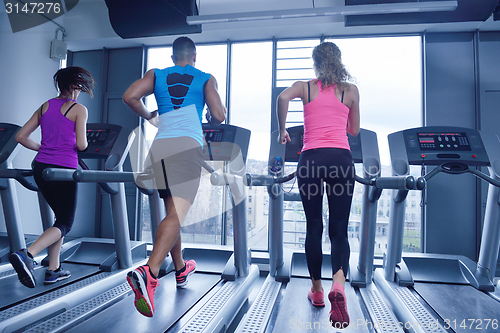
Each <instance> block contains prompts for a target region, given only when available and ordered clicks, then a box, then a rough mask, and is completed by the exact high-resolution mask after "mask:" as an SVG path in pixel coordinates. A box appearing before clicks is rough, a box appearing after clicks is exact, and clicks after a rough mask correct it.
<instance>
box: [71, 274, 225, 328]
mask: <svg viewBox="0 0 500 333" xmlns="http://www.w3.org/2000/svg"><path fill="white" fill-rule="evenodd" d="M174 275H175V274H174V273H170V274H168V275H166V276H164V277H162V278H161V279H160V286H159V287H157V288H156V294H155V314H154V316H153V318H147V317H145V316H143V315H141V314H140V313H139V312H138V311H137V310H136V308H135V307H134V294H133V293H132V291H131V294H130V295H129V296H127V297H125V298H124V299H123V300H121V301H120V302H118V303H116V304H114V305H113V306H111V307H109V308H107V309H105V310H103V311H101V312H99V313H98V314H96V315H95V316H93V317H91V318H89V319H88V320H87V321H84V322H83V323H81V324H80V325H78V326H75V327H74V328H72V329H70V330H68V332H106V333H112V332H119V333H122V332H134V333H140V332H164V331H166V330H167V329H168V328H169V327H171V326H172V325H173V324H175V322H177V321H178V320H179V319H180V318H181V317H182V316H183V315H184V313H185V312H186V311H188V310H189V309H190V308H191V307H192V306H193V305H194V304H195V303H196V302H197V301H198V300H199V299H200V298H201V297H202V296H203V295H205V294H206V293H207V292H208V291H209V290H210V289H211V288H212V287H213V286H215V285H216V284H217V283H218V282H219V281H220V275H219V274H202V273H195V274H193V275H191V276H190V277H189V283H188V285H187V287H186V288H184V289H177V288H176V286H175V276H174Z"/></svg>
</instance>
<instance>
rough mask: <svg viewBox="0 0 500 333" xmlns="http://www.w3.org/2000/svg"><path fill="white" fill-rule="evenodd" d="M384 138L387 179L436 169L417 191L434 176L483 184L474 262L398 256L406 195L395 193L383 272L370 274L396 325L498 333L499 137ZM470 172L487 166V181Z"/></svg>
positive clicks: (450, 133)
mask: <svg viewBox="0 0 500 333" xmlns="http://www.w3.org/2000/svg"><path fill="white" fill-rule="evenodd" d="M388 139H389V148H390V153H391V160H392V172H393V174H394V175H404V174H408V172H409V168H410V167H409V166H410V165H427V166H436V167H435V168H433V169H432V170H431V171H430V172H428V173H427V174H425V175H424V176H422V177H420V178H419V179H418V181H417V189H419V190H422V189H424V188H425V186H426V184H427V182H430V181H432V178H433V177H434V176H435V175H436V174H438V173H445V174H448V175H450V177H453V176H454V175H460V174H464V173H472V174H473V175H474V176H476V177H477V178H479V179H482V180H484V181H486V182H488V183H489V184H490V185H489V188H488V200H487V205H486V212H485V217H484V224H483V234H482V238H481V248H480V252H479V261H478V262H477V263H475V262H473V261H472V260H470V259H469V258H467V257H465V256H459V255H441V254H428V253H420V254H407V255H405V256H403V255H402V243H403V229H404V211H405V199H406V195H407V191H395V192H394V194H393V202H392V207H391V212H390V220H389V239H388V248H387V254H386V261H385V267H384V269H377V270H376V271H375V283H376V284H377V286H379V287H380V289H382V290H383V292H384V295H385V296H386V297H387V299H388V300H389V301H390V303H391V304H392V306H393V308H395V309H396V310H395V312H396V314H397V315H398V317H399V319H400V321H402V322H405V323H410V324H409V326H411V329H410V330H409V331H412V332H425V331H433V332H444V331H446V330H450V331H454V332H465V331H469V330H471V329H480V330H481V331H485V332H498V326H497V322H498V320H499V318H500V303H499V302H498V295H497V294H494V292H495V289H496V288H495V286H494V284H493V279H494V276H495V270H496V265H497V260H498V251H499V247H500V223H499V222H500V221H499V219H500V201H499V187H500V177H499V175H500V141H499V139H498V137H497V136H496V135H492V134H489V133H486V132H480V131H478V130H475V129H469V128H461V127H448V126H430V127H419V128H412V129H407V130H403V131H399V132H396V133H392V134H390V135H389V137H388ZM476 167H488V169H489V172H490V175H489V176H488V175H487V174H485V173H483V172H481V171H479V170H477V169H476ZM411 323H418V325H412V324H411Z"/></svg>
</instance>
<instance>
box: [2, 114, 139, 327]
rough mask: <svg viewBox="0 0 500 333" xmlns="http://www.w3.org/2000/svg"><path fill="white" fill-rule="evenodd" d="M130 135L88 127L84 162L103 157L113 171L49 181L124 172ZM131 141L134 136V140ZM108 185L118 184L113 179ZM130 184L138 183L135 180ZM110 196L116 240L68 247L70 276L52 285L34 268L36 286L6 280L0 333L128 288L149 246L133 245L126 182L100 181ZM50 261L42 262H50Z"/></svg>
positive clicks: (55, 172)
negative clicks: (129, 275)
mask: <svg viewBox="0 0 500 333" xmlns="http://www.w3.org/2000/svg"><path fill="white" fill-rule="evenodd" d="M130 134H131V131H129V130H127V129H125V128H123V127H121V126H117V125H111V124H87V140H88V143H89V145H88V149H87V150H86V151H85V152H80V153H79V157H80V158H81V159H86V158H90V159H92V158H93V159H103V160H104V161H105V167H106V169H107V170H109V171H92V170H87V171H82V170H78V171H75V170H73V169H47V170H45V171H44V177H45V178H47V179H48V180H54V181H58V180H75V181H78V179H75V177H74V175H75V174H82V173H83V174H92V173H99V172H105V173H106V172H107V173H109V175H110V177H111V176H112V175H114V174H122V172H121V170H122V165H123V163H124V161H125V157H126V156H127V154H128V150H129V147H130V145H131V141H130V140H129V136H130ZM130 139H133V135H132V136H131V137H130ZM110 181H114V180H113V179H110ZM130 181H134V179H133V177H132V178H131V180H130ZM100 186H101V187H102V188H103V190H105V191H107V192H108V193H110V194H111V208H112V213H113V227H114V234H115V240H112V239H99V238H81V239H76V240H73V241H69V242H67V243H64V244H63V246H62V249H61V262H64V267H65V268H67V269H68V270H70V271H71V277H70V278H68V279H66V280H63V281H60V282H58V283H55V284H52V285H44V284H43V278H44V270H43V269H37V270H35V277H36V279H37V281H38V283H37V285H36V287H35V288H26V287H25V286H23V285H22V284H20V283H19V281H18V278H17V275H14V276H9V277H6V278H4V279H3V280H2V284H1V285H0V292H1V293H2V298H1V301H0V302H1V308H0V309H1V311H0V332H10V331H17V330H24V329H26V328H29V327H30V326H31V325H32V324H33V323H35V322H38V321H42V320H47V319H48V318H52V317H54V316H57V315H58V314H61V313H64V314H66V315H68V313H69V312H70V311H68V310H69V309H71V308H73V307H74V306H76V305H78V304H81V303H82V302H84V301H86V300H88V299H90V298H92V297H94V296H97V295H100V294H101V293H103V292H107V291H109V290H110V289H113V288H115V287H116V286H122V289H123V288H124V287H125V286H123V285H126V282H125V276H126V273H127V271H128V269H129V268H131V267H132V266H133V264H134V263H137V262H141V260H142V261H144V260H145V258H146V244H145V243H143V242H135V241H134V242H131V241H130V236H129V230H128V219H127V211H126V206H125V193H124V185H123V183H119V184H118V186H114V185H113V184H108V183H100ZM47 260H48V258H45V259H44V260H43V261H42V265H43V264H44V263H46V262H47Z"/></svg>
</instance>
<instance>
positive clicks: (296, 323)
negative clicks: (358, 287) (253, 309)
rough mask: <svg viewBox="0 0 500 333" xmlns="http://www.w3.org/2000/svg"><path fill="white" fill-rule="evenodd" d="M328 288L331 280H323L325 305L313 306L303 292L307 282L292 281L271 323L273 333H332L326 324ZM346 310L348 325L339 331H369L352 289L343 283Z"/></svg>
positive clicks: (309, 285) (309, 282) (309, 284)
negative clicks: (273, 321) (320, 306)
mask: <svg viewBox="0 0 500 333" xmlns="http://www.w3.org/2000/svg"><path fill="white" fill-rule="evenodd" d="M331 286H332V282H331V280H326V281H323V289H324V290H325V306H324V307H322V308H319V307H315V306H313V305H312V304H311V302H310V301H309V300H308V299H307V292H308V291H309V289H311V280H310V279H302V278H292V279H291V280H290V282H289V283H288V285H287V287H286V289H285V291H284V295H283V299H282V300H281V305H280V309H279V313H278V317H277V318H276V323H275V324H274V329H273V333H281V332H283V333H290V332H318V333H320V332H335V331H337V330H335V329H333V327H332V326H331V325H330V323H329V318H330V316H329V312H330V309H331V305H330V302H329V301H328V291H330V287H331ZM345 286H346V288H345V291H346V296H347V310H348V311H349V318H350V320H351V324H350V325H349V327H347V328H346V329H343V330H339V331H342V332H343V333H346V332H358V333H362V332H369V330H368V329H367V326H366V324H365V316H364V315H363V312H362V310H361V308H360V305H359V298H358V296H356V294H355V292H354V289H353V288H351V286H350V285H349V283H348V282H346V285H345Z"/></svg>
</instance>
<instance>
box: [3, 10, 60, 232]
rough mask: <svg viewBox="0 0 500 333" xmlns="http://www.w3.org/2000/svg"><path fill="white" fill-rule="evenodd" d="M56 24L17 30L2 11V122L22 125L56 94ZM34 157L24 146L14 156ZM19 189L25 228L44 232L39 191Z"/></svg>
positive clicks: (23, 160) (23, 164)
mask: <svg viewBox="0 0 500 333" xmlns="http://www.w3.org/2000/svg"><path fill="white" fill-rule="evenodd" d="M56 28H57V27H56V26H55V25H54V24H53V23H50V22H48V23H46V24H43V25H41V26H38V27H35V28H32V29H29V30H26V31H21V32H17V33H15V34H14V33H12V30H11V27H10V24H9V20H8V17H7V14H6V13H5V11H0V59H2V63H1V65H0V77H1V78H2V84H1V89H0V100H1V101H2V103H1V106H0V108H1V109H0V121H1V122H6V123H14V124H17V125H20V126H22V125H24V123H25V122H26V121H28V119H29V118H30V117H31V115H32V114H33V112H35V110H36V109H38V107H40V105H41V104H42V103H43V102H45V101H46V100H47V99H50V98H53V97H56V90H55V88H54V85H53V81H52V76H53V75H54V73H55V72H56V71H57V70H58V69H59V61H55V60H53V59H51V58H50V57H49V54H50V42H51V40H52V39H54V36H55V30H56ZM33 139H35V140H40V131H39V130H37V131H36V132H35V133H34V134H33ZM34 157H35V152H32V151H29V150H27V149H25V148H22V147H21V149H20V150H19V153H18V154H17V156H16V158H15V159H14V167H15V168H30V165H31V162H32V160H33V158H34ZM16 190H17V194H18V197H19V198H22V199H21V200H20V202H19V207H20V210H21V219H22V223H23V229H24V232H25V233H28V234H39V233H41V231H42V224H41V220H40V213H39V207H38V198H37V196H36V194H35V193H34V192H31V191H29V190H26V189H25V188H24V187H22V186H20V185H19V184H17V185H16ZM0 206H1V204H0ZM2 212H3V210H2ZM0 231H5V220H4V216H3V213H2V214H0Z"/></svg>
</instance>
